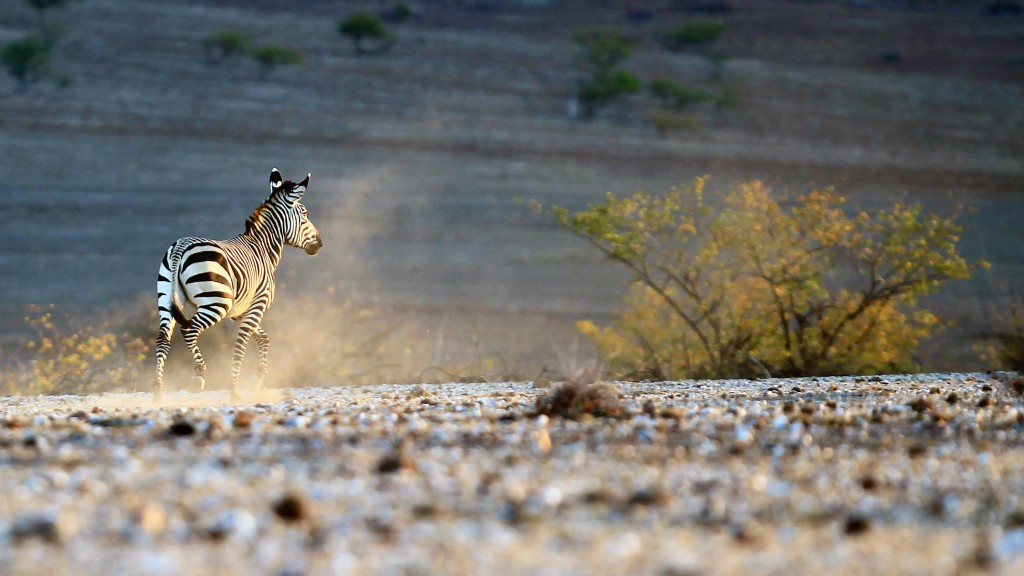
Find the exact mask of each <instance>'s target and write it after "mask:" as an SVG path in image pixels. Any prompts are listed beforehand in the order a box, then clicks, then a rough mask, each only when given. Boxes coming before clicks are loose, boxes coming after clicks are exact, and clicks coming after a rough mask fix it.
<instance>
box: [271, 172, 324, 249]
mask: <svg viewBox="0 0 1024 576" xmlns="http://www.w3.org/2000/svg"><path fill="white" fill-rule="evenodd" d="M310 176H312V174H306V178H305V179H304V180H303V181H302V182H292V181H291V180H285V179H283V178H281V173H280V172H278V171H277V168H274V169H273V170H271V171H270V196H271V198H277V199H278V200H279V202H280V205H281V206H282V207H283V208H284V214H283V216H284V218H283V224H284V241H285V243H287V244H288V245H289V246H295V247H296V248H302V249H303V250H305V251H306V254H309V255H310V256H313V255H315V254H316V253H317V252H319V251H320V248H322V247H323V245H324V243H323V241H322V240H321V239H320V231H319V230H317V229H316V226H314V225H313V223H312V222H310V221H309V213H308V212H307V211H306V207H305V206H303V205H302V202H300V200H302V195H303V194H304V193H305V192H306V187H307V186H309V177H310Z"/></svg>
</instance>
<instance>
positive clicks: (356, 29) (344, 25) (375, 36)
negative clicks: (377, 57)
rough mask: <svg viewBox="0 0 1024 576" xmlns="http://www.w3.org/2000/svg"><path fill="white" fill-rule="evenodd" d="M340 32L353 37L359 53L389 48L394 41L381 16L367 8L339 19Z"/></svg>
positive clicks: (353, 43) (353, 42)
mask: <svg viewBox="0 0 1024 576" xmlns="http://www.w3.org/2000/svg"><path fill="white" fill-rule="evenodd" d="M338 33H339V34H341V35H342V36H348V37H349V38H351V39H352V45H353V46H354V47H355V49H356V53H357V54H369V53H371V52H380V51H383V50H387V49H388V48H390V47H391V45H392V44H393V43H394V36H392V34H391V33H390V32H388V30H387V28H385V27H384V21H383V20H381V18H380V16H377V15H376V14H374V13H373V12H369V11H366V10H360V11H357V12H353V13H352V14H350V15H349V16H348V17H346V18H344V19H342V20H339V21H338Z"/></svg>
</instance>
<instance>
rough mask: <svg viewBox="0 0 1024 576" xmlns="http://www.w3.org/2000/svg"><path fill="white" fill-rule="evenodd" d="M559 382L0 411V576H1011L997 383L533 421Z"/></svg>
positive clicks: (843, 391) (937, 381)
mask: <svg viewBox="0 0 1024 576" xmlns="http://www.w3.org/2000/svg"><path fill="white" fill-rule="evenodd" d="M560 386H561V385H559V384H554V385H551V384H550V383H548V382H544V381H538V382H534V383H500V384H471V385H469V384H444V385H419V386H396V385H377V386H365V387H355V388H306V389H294V390H289V391H276V390H271V391H267V392H264V393H259V394H257V393H250V395H249V396H246V397H245V398H244V399H243V401H242V402H241V403H238V404H231V403H228V402H227V401H226V400H227V396H226V394H225V393H221V392H207V393H202V394H190V393H188V392H184V391H181V392H174V393H171V394H169V396H168V404H166V405H164V406H159V407H156V406H153V405H152V402H151V399H150V396H149V395H148V394H143V393H138V394H106V395H100V396H51V397H16V398H3V399H0V510H2V511H3V512H2V514H0V566H3V569H2V572H3V573H4V574H11V575H21V574H38V573H40V571H41V570H42V569H43V568H44V567H45V569H46V571H47V572H48V573H53V574H70V573H75V574H115V573H116V574H149V575H153V574H182V573H185V574H225V573H234V574H369V573H380V574H494V573H502V574H599V573H600V574H626V573H630V574H663V575H682V574H751V573H757V574H822V573H830V574H954V573H972V572H979V573H982V572H983V573H996V574H999V573H1002V574H1017V573H1021V570H1024V500H1022V493H1024V492H1022V486H1024V480H1022V478H1024V474H1022V472H1024V456H1022V452H1021V439H1022V435H1021V430H1022V429H1024V410H1022V401H1021V398H1020V394H1021V392H1022V391H1024V382H1021V381H1020V380H1016V379H1014V378H1013V377H1012V376H1010V375H1000V374H996V375H985V374H941V375H917V376H893V377H874V378H845V379H844V378H820V379H805V380H764V381H756V382H754V381H719V382H695V381H686V382H665V383H638V384H626V383H616V384H614V386H615V387H616V388H615V389H612V388H609V387H608V386H605V387H604V388H602V389H601V391H602V395H598V396H594V397H593V398H596V399H597V400H596V401H594V402H591V403H590V404H585V405H581V406H582V407H578V408H579V410H578V411H576V412H562V411H558V410H556V411H555V412H554V413H551V414H550V415H538V413H537V411H538V406H542V407H551V406H552V405H554V404H557V401H555V400H554V398H555V395H556V392H557V391H559V390H561V391H563V392H564V390H565V389H563V388H561V387H560ZM593 398H592V399H593ZM538 399H541V402H540V404H538ZM574 406H575V404H574ZM594 414H598V415H594ZM602 414H612V415H613V416H605V415H602ZM569 416H571V417H569Z"/></svg>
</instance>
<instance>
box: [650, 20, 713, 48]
mask: <svg viewBox="0 0 1024 576" xmlns="http://www.w3.org/2000/svg"><path fill="white" fill-rule="evenodd" d="M725 30H726V25H725V22H722V21H721V20H693V21H691V22H685V23H683V24H681V25H679V26H676V27H675V28H672V29H670V30H667V31H666V32H664V33H663V34H662V35H661V45H662V46H663V47H665V48H666V49H668V50H671V51H673V52H681V51H683V50H687V49H690V48H693V47H696V46H702V45H704V44H710V43H711V42H714V41H715V40H718V39H719V38H720V37H721V36H722V35H723V34H725Z"/></svg>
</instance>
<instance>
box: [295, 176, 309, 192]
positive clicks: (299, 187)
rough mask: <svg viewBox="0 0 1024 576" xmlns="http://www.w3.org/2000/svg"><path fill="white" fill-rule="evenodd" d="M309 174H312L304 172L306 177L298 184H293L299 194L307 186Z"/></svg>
mask: <svg viewBox="0 0 1024 576" xmlns="http://www.w3.org/2000/svg"><path fill="white" fill-rule="evenodd" d="M310 176H312V174H309V173H307V174H306V178H305V179H304V180H303V181H302V182H299V183H298V184H296V185H295V191H296V192H298V193H299V194H302V193H303V192H305V191H306V186H309V177H310Z"/></svg>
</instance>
